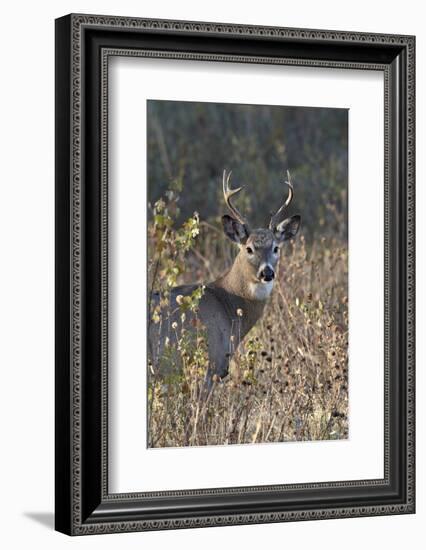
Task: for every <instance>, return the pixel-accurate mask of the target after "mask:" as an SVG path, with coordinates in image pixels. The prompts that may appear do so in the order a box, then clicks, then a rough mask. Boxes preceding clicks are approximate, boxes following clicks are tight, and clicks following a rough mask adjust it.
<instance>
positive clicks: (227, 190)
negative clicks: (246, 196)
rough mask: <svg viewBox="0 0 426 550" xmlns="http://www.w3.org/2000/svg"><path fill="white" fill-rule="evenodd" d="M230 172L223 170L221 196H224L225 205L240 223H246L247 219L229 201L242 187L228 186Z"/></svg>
mask: <svg viewBox="0 0 426 550" xmlns="http://www.w3.org/2000/svg"><path fill="white" fill-rule="evenodd" d="M231 174H232V172H229V174H228V175H226V170H224V171H223V196H224V197H225V202H226V205H227V207H228V208H229V210H230V212H231V214H232V215H233V216H234V217H235V218H236V219H237V220H238V221H239V222H240V223H241V224H242V225H246V226H247V225H248V224H247V220H246V219H245V218H244V216H243V215H242V214H240V212H238V210H237V209H236V208H235V206H234V205H233V204H232V203H231V198H232V197H233V196H234V195H236V194H237V193H239V192H240V191H241V189H243V187H238V189H231V188H230V187H229V179H230V177H231Z"/></svg>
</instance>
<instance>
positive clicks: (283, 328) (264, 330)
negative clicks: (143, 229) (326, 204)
mask: <svg viewBox="0 0 426 550" xmlns="http://www.w3.org/2000/svg"><path fill="white" fill-rule="evenodd" d="M176 199H177V197H176V192H172V193H169V194H168V198H167V199H166V200H162V201H160V203H158V202H157V204H156V206H155V207H154V215H153V217H152V222H151V224H150V227H149V258H150V277H151V283H150V284H151V285H152V288H155V289H159V290H161V291H162V292H163V296H164V297H165V299H167V293H168V291H169V289H170V288H171V287H172V286H173V285H175V284H176V283H179V284H182V283H193V282H199V283H200V284H201V283H205V282H208V281H210V280H212V279H214V278H215V277H217V276H218V275H219V274H220V273H221V272H223V270H225V269H226V268H227V267H229V265H230V263H231V262H232V245H231V244H230V243H229V241H226V240H225V238H224V237H223V235H222V231H221V230H220V229H219V225H218V224H217V225H216V224H214V222H213V224H207V223H201V224H200V223H199V221H198V218H197V217H193V218H191V219H190V221H189V223H188V222H187V223H186V224H184V225H183V226H182V227H180V228H178V229H176V228H175V222H174V219H175V217H177V215H178V209H177V200H176ZM332 214H333V213H332V212H331V213H330V215H332ZM336 215H337V214H336ZM347 269H348V255H347V244H346V241H345V240H343V239H341V238H339V237H335V236H334V237H333V236H330V237H323V238H319V239H318V240H313V241H312V244H308V243H307V242H305V239H304V236H303V232H302V234H301V235H300V234H299V236H298V237H297V238H296V239H295V240H294V241H290V243H289V244H288V245H285V246H284V249H283V252H282V257H281V261H280V269H279V273H278V276H277V280H276V282H275V287H274V291H273V294H272V297H271V299H270V302H269V304H268V306H267V309H266V311H265V315H264V317H263V318H262V319H261V321H259V322H258V323H257V325H256V326H255V327H254V328H253V329H252V331H251V332H250V333H249V334H248V336H247V337H246V338H245V340H244V342H243V344H242V345H241V346H240V349H239V350H238V351H237V353H236V355H235V356H234V358H233V361H232V364H231V372H230V375H229V376H228V377H227V378H226V379H224V380H222V381H217V382H215V383H214V387H213V389H212V391H210V393H209V395H208V396H207V397H206V396H205V392H204V388H205V385H204V378H205V372H206V369H207V366H208V364H207V363H208V361H207V353H206V348H205V346H206V343H205V338H204V337H203V334H202V332H200V333H199V334H198V335H197V337H196V338H195V340H193V341H192V342H189V341H188V338H187V335H185V334H183V335H179V345H178V346H177V349H176V348H174V349H173V353H171V354H170V355H169V356H166V357H164V360H165V361H167V360H169V361H170V362H171V363H173V364H171V365H170V366H171V372H172V375H168V376H166V377H164V376H163V377H162V376H160V375H159V374H158V371H157V370H156V369H155V368H151V369H149V377H148V379H149V382H148V411H149V419H148V438H149V446H150V447H178V446H187V445H223V444H235V443H261V442H277V441H306V440H318V439H321V440H324V439H342V438H347V436H348V416H347V414H348V361H347V359H348V355H347V352H348V349H347V348H348V341H347V339H348V303H347ZM197 299H199V296H198V297H196V299H195V301H194V302H192V303H189V302H188V303H185V304H182V314H185V308H188V307H195V308H196V305H197V304H196V300H197ZM151 313H153V312H151ZM154 313H157V314H158V316H159V317H161V310H159V311H157V312H154ZM176 354H177V355H178V356H179V362H180V364H181V365H182V368H181V369H179V368H175V369H174V365H175V364H177V363H176Z"/></svg>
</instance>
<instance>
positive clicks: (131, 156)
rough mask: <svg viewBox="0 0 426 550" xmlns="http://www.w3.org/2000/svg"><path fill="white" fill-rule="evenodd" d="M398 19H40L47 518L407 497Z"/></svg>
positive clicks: (119, 522)
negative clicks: (376, 23)
mask: <svg viewBox="0 0 426 550" xmlns="http://www.w3.org/2000/svg"><path fill="white" fill-rule="evenodd" d="M414 56H415V39H414V37H413V36H399V35H382V34H365V33H354V32H350V33H349V32H342V31H324V30H307V29H291V28H277V27H255V26H245V25H234V24H232V25H230V24H218V23H201V22H188V21H168V20H148V19H137V18H127V17H126V18H125V17H115V16H114V17H109V16H96V15H78V14H77V15H74V14H72V15H68V16H65V17H62V18H60V19H57V20H56V383H55V391H56V431H55V435H56V445H55V451H56V473H55V476H56V479H55V481H56V514H55V516H56V529H57V530H59V531H61V532H63V533H66V534H69V535H85V534H99V533H119V532H126V531H145V530H157V529H180V528H189V527H204V526H220V525H238V524H248V523H266V522H285V521H299V520H313V519H327V518H345V517H346V518H347V517H359V516H373V515H384V514H407V513H414V511H415V498H414V494H415V466H414V464H415V456H414V385H415V382H414V284H415V283H414V225H415V224H414V178H415V174H414V171H415V164H414V163H415V159H414V153H415V143H414V140H415V135H414V134H415V88H414V85H415V82H414V79H415V73H414V69H415V57H414Z"/></svg>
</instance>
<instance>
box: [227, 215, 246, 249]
mask: <svg viewBox="0 0 426 550" xmlns="http://www.w3.org/2000/svg"><path fill="white" fill-rule="evenodd" d="M222 225H223V230H224V231H225V235H226V236H227V237H229V238H230V239H231V241H234V243H238V244H244V243H245V242H246V240H247V239H248V236H249V232H248V229H247V227H246V226H245V225H243V224H242V223H240V222H239V221H238V220H236V219H235V218H232V217H231V216H228V215H227V214H225V215H224V216H222Z"/></svg>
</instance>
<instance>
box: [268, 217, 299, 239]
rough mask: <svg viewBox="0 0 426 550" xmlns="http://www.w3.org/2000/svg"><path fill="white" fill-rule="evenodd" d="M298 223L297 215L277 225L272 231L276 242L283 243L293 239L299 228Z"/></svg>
mask: <svg viewBox="0 0 426 550" xmlns="http://www.w3.org/2000/svg"><path fill="white" fill-rule="evenodd" d="M300 221H301V217H300V216H299V214H295V215H294V216H291V218H287V219H286V220H284V221H282V222H281V223H279V224H278V225H277V227H276V229H275V231H274V233H275V238H276V239H277V241H278V242H279V243H283V242H284V241H287V240H288V239H292V238H293V237H295V236H296V234H297V232H298V231H299V228H300Z"/></svg>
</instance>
